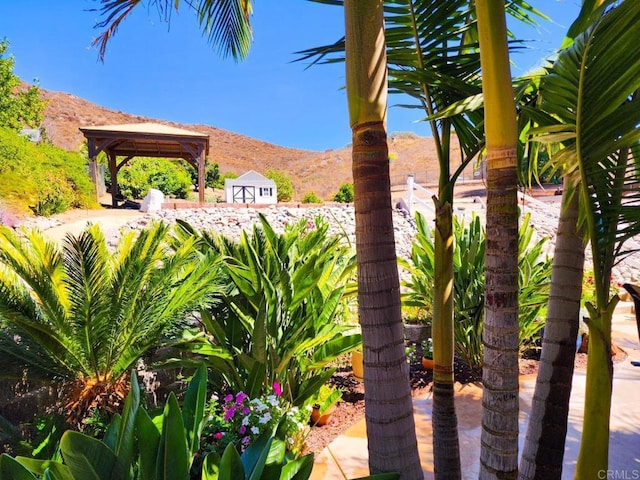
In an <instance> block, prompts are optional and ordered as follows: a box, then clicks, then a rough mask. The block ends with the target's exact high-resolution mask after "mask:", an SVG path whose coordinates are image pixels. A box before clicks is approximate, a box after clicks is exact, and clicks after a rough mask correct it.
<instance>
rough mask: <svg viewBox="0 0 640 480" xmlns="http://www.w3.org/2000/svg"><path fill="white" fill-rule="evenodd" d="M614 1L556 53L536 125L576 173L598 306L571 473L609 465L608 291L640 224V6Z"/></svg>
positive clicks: (591, 472)
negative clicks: (633, 158)
mask: <svg viewBox="0 0 640 480" xmlns="http://www.w3.org/2000/svg"><path fill="white" fill-rule="evenodd" d="M594 3H595V2H594V1H592V2H590V5H589V6H590V7H593V4H594ZM608 3H612V2H608ZM615 3H617V4H618V6H616V7H615V8H612V9H610V10H609V11H608V12H606V13H605V14H604V15H602V16H599V14H600V13H601V12H602V8H601V9H600V10H599V11H597V12H596V16H597V17H598V18H597V20H596V21H595V22H594V23H591V24H589V25H588V27H587V28H586V29H585V30H584V31H583V32H582V33H581V34H580V35H578V36H577V37H576V39H575V41H574V42H573V44H572V45H571V46H570V47H569V48H567V49H566V50H564V51H562V52H560V54H559V56H558V59H557V60H556V62H555V63H554V65H553V68H552V69H551V71H550V73H549V74H548V75H547V76H546V77H545V79H544V81H543V83H542V85H541V98H542V100H541V103H540V107H541V109H542V110H543V111H544V112H545V113H546V114H548V117H547V119H546V121H548V122H549V123H551V125H550V126H548V125H545V126H543V127H540V128H538V129H535V130H534V131H533V132H532V133H534V134H535V135H538V136H536V137H535V138H536V140H539V141H544V142H548V143H559V144H560V145H561V147H562V148H561V150H560V152H559V154H557V155H556V156H555V158H554V162H556V163H557V164H559V165H562V166H563V168H564V169H565V170H566V173H568V174H569V175H574V176H575V177H577V178H579V181H577V182H576V183H575V185H574V188H575V192H576V193H575V195H577V198H578V202H579V227H580V228H582V229H583V230H584V235H585V238H586V239H588V240H589V243H590V248H591V252H592V257H593V263H594V277H595V285H596V304H595V305H591V304H589V305H587V308H588V310H589V317H590V318H589V322H588V326H589V332H590V336H589V338H590V342H589V359H588V364H587V391H586V400H585V421H584V430H583V434H582V444H581V448H580V454H579V458H578V466H577V469H576V478H592V477H594V476H596V475H597V472H599V471H606V469H607V461H608V438H609V414H610V407H611V382H612V373H613V367H612V364H611V315H612V313H613V309H614V307H615V304H616V302H617V297H614V298H613V299H611V300H610V299H609V294H610V292H609V288H610V285H609V283H610V280H609V279H610V274H611V268H612V266H613V265H614V263H615V262H616V261H618V260H619V259H620V258H621V257H622V256H623V255H624V250H623V244H624V242H625V241H626V240H627V239H628V238H630V237H631V236H633V235H636V234H637V233H638V232H639V231H640V216H639V213H638V210H640V209H638V204H639V202H640V194H639V193H638V191H637V188H635V187H634V186H633V185H634V183H635V182H637V166H633V167H631V166H630V165H629V161H630V160H629V159H630V154H631V152H633V151H634V150H635V149H636V148H637V145H638V141H639V139H640V129H638V125H639V124H640V109H639V108H638V106H639V105H638V101H639V100H638V95H637V93H636V92H637V91H638V89H639V88H640V77H639V75H640V59H639V58H638V56H637V55H636V51H635V46H636V45H637V44H638V41H640V32H638V31H637V28H636V26H637V23H638V22H639V21H640V4H638V2H633V1H625V2H615ZM585 7H587V5H585ZM583 24H584V23H583ZM574 27H575V25H574Z"/></svg>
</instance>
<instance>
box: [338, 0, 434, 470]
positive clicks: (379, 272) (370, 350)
mask: <svg viewBox="0 0 640 480" xmlns="http://www.w3.org/2000/svg"><path fill="white" fill-rule="evenodd" d="M344 8H345V22H346V68H347V97H348V100H349V114H350V120H351V128H352V130H353V181H354V190H355V217H356V252H357V256H358V302H359V312H360V323H361V325H362V343H363V350H364V384H365V413H366V425H367V438H368V442H369V468H370V470H371V473H378V472H399V473H400V474H401V478H403V479H418V478H420V479H421V478H423V473H422V466H421V464H420V457H419V455H418V442H417V439H416V432H415V423H414V419H413V402H412V399H411V388H410V385H409V365H408V363H407V361H406V357H405V354H404V335H403V331H402V319H401V311H400V280H399V276H398V265H397V259H396V250H395V241H394V234H393V218H392V206H391V186H390V179H389V152H388V147H387V134H386V128H385V120H386V105H387V71H386V55H385V41H384V27H383V11H382V0H368V1H364V2H363V1H361V0H347V1H345V6H344Z"/></svg>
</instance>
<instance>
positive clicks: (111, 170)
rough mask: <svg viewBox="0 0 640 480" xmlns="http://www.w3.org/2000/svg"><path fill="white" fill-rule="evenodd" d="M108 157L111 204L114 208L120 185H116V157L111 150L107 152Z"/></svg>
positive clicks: (116, 203)
mask: <svg viewBox="0 0 640 480" xmlns="http://www.w3.org/2000/svg"><path fill="white" fill-rule="evenodd" d="M107 157H108V158H109V173H110V174H111V206H112V207H113V208H116V207H117V206H118V198H117V197H118V193H120V187H119V186H118V165H117V162H116V160H117V158H116V155H115V154H114V153H113V152H110V151H109V152H107Z"/></svg>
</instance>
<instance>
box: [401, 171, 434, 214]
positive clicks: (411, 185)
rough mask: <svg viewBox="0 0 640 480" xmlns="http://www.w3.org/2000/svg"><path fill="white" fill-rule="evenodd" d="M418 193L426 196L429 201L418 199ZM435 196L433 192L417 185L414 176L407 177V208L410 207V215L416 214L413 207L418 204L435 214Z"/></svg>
mask: <svg viewBox="0 0 640 480" xmlns="http://www.w3.org/2000/svg"><path fill="white" fill-rule="evenodd" d="M416 191H418V192H420V193H422V194H424V195H426V196H427V198H428V200H423V199H422V198H420V197H418V196H417V195H416ZM433 195H434V194H433V192H431V191H430V190H428V189H426V188H424V187H423V186H422V185H419V184H417V183H416V182H415V179H414V177H413V175H409V176H408V177H407V206H408V207H409V213H410V214H411V215H412V216H413V214H414V213H415V209H414V208H413V205H414V204H416V203H417V204H419V205H421V206H422V207H424V208H425V209H427V210H429V212H435V207H434V205H433V200H432V198H433Z"/></svg>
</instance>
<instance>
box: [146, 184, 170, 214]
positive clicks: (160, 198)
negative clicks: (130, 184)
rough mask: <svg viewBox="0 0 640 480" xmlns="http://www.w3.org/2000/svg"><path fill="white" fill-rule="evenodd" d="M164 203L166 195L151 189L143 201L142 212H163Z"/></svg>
mask: <svg viewBox="0 0 640 480" xmlns="http://www.w3.org/2000/svg"><path fill="white" fill-rule="evenodd" d="M162 202H164V194H163V193H162V192H161V191H160V190H156V189H155V188H151V189H149V193H147V196H146V197H144V200H142V205H141V206H140V211H141V212H158V211H160V210H162Z"/></svg>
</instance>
